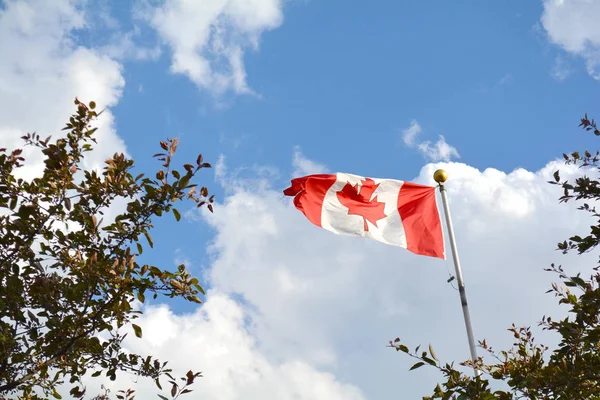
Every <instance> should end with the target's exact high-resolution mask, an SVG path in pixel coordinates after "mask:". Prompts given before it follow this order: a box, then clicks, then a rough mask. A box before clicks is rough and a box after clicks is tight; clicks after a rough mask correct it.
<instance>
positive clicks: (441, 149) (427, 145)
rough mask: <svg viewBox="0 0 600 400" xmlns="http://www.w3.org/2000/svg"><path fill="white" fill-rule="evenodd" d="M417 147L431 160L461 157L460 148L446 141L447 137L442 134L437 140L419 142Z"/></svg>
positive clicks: (448, 159) (447, 159)
mask: <svg viewBox="0 0 600 400" xmlns="http://www.w3.org/2000/svg"><path fill="white" fill-rule="evenodd" d="M417 148H418V149H419V151H420V152H421V154H423V156H424V157H425V158H426V159H427V160H430V161H450V160H452V159H453V158H460V154H458V150H456V148H455V147H454V146H451V145H449V144H448V143H446V139H445V138H444V137H443V136H442V135H440V138H439V139H438V141H437V142H435V143H431V142H430V141H425V142H423V143H419V144H418V146H417Z"/></svg>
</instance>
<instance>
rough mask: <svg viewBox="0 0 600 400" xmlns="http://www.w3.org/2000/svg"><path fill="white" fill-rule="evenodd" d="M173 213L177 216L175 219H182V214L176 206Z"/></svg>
mask: <svg viewBox="0 0 600 400" xmlns="http://www.w3.org/2000/svg"><path fill="white" fill-rule="evenodd" d="M173 215H174V216H175V219H176V220H177V221H179V220H180V219H181V214H179V211H177V209H176V208H174V209H173Z"/></svg>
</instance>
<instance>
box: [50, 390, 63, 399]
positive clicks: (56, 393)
mask: <svg viewBox="0 0 600 400" xmlns="http://www.w3.org/2000/svg"><path fill="white" fill-rule="evenodd" d="M52 396H53V397H54V398H55V399H62V396H61V395H60V394H59V393H58V392H57V391H56V389H54V388H53V389H52Z"/></svg>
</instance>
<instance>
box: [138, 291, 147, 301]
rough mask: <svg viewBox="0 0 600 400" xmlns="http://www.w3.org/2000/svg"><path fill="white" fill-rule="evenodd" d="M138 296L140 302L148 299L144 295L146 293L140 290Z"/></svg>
mask: <svg viewBox="0 0 600 400" xmlns="http://www.w3.org/2000/svg"><path fill="white" fill-rule="evenodd" d="M137 298H138V300H139V301H140V302H142V303H143V302H144V301H146V297H145V296H144V293H142V292H138V293H137Z"/></svg>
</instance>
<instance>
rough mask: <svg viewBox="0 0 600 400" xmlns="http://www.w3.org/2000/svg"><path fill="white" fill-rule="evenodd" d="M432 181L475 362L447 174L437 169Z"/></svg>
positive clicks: (471, 329)
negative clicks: (440, 205) (441, 209)
mask: <svg viewBox="0 0 600 400" xmlns="http://www.w3.org/2000/svg"><path fill="white" fill-rule="evenodd" d="M433 179H434V180H435V181H436V182H437V183H438V185H439V187H440V194H441V196H442V203H443V204H444V214H445V215H446V225H447V226H448V236H449V238H450V248H451V249H452V258H453V259H454V269H455V271H456V280H457V281H458V292H459V293H460V302H461V304H462V311H463V316H464V318H465V327H466V328H467V338H468V340H469V350H470V351H471V359H472V360H473V362H476V361H477V358H478V357H477V349H476V347H475V339H474V337H473V327H472V326H471V315H470V314H469V303H467V293H466V291H465V282H464V281H463V276H462V270H461V268H460V260H459V258H458V249H457V247H456V239H455V238H454V229H453V228H452V217H451V216H450V207H448V196H447V195H446V187H445V186H444V182H446V180H447V179H448V173H447V172H446V171H444V170H443V169H438V170H437V171H435V172H434V174H433ZM473 369H474V370H475V375H476V376H478V377H479V376H480V375H481V371H479V369H478V368H477V367H476V366H475V365H474V366H473Z"/></svg>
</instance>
